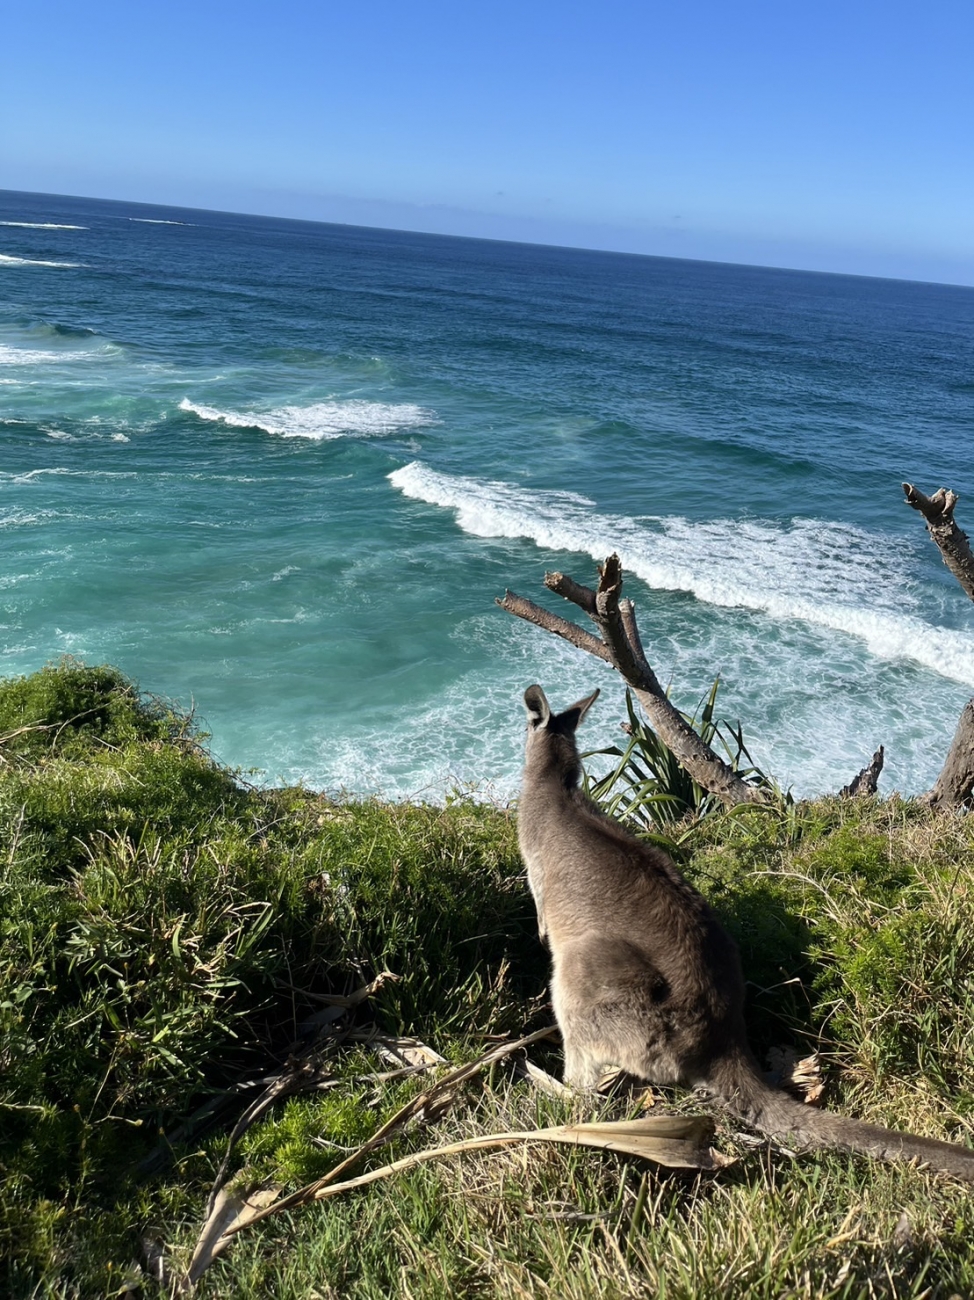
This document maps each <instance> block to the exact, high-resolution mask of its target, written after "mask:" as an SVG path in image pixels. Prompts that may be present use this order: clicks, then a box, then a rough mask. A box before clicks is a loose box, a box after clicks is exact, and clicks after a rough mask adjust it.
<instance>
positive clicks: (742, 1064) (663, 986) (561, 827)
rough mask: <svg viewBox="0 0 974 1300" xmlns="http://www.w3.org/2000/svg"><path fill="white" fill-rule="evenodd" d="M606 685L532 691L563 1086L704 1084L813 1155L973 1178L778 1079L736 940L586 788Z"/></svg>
mask: <svg viewBox="0 0 974 1300" xmlns="http://www.w3.org/2000/svg"><path fill="white" fill-rule="evenodd" d="M597 695H598V691H596V692H595V693H594V694H592V695H590V696H587V697H586V698H585V699H583V700H579V701H578V703H577V704H573V705H572V706H571V707H570V708H568V709H566V710H564V712H562V713H557V714H556V713H552V711H551V708H550V706H549V704H548V701H547V699H546V698H545V694H544V691H543V690H542V689H541V687H540V686H530V687H528V689H527V691H525V693H524V703H525V707H526V708H527V711H528V736H527V748H526V758H525V767H524V783H523V787H522V791H521V798H520V802H519V805H518V839H519V843H520V847H521V854H522V856H523V858H524V861H525V863H526V865H527V869H528V884H529V885H530V888H531V892H532V894H533V895H534V900H535V904H536V906H537V909H538V928H539V931H540V934H541V937H542V939H546V940H547V942H548V944H549V946H550V948H551V953H552V959H553V966H552V977H551V995H552V1002H553V1004H554V1009H555V1017H556V1019H557V1021H558V1026H559V1028H560V1030H561V1034H562V1039H563V1041H564V1048H565V1081H566V1082H567V1083H570V1084H574V1085H576V1086H578V1087H582V1088H592V1087H594V1086H595V1084H596V1083H597V1082H598V1078H599V1075H600V1073H601V1071H602V1069H603V1067H604V1066H607V1065H615V1066H619V1067H621V1068H622V1069H623V1070H625V1071H627V1072H628V1073H629V1074H632V1075H635V1076H636V1077H637V1078H640V1079H645V1080H647V1081H648V1082H650V1083H657V1084H663V1085H665V1084H684V1085H689V1086H691V1087H704V1088H706V1089H707V1090H708V1091H709V1092H710V1093H712V1094H713V1095H714V1096H715V1097H717V1098H719V1099H720V1100H721V1101H722V1102H723V1103H724V1104H725V1105H726V1106H727V1108H728V1109H729V1110H730V1111H732V1112H733V1113H734V1114H735V1115H737V1116H739V1117H740V1118H741V1119H743V1120H744V1121H745V1122H746V1123H748V1124H750V1125H752V1126H753V1127H754V1128H757V1129H759V1130H760V1131H761V1132H763V1133H767V1134H769V1135H771V1136H774V1137H778V1138H784V1139H786V1140H788V1141H789V1142H792V1143H797V1144H799V1145H803V1146H808V1147H832V1148H837V1149H842V1150H848V1151H858V1152H861V1153H862V1154H865V1155H869V1156H874V1157H878V1158H880V1159H887V1160H897V1159H898V1160H919V1161H921V1162H923V1163H924V1164H927V1165H930V1166H931V1167H933V1168H934V1169H937V1170H940V1171H941V1172H946V1173H952V1174H954V1175H955V1176H957V1177H959V1178H964V1179H968V1180H970V1181H974V1151H972V1150H970V1149H969V1148H967V1147H962V1146H956V1145H953V1144H951V1143H948V1142H937V1141H934V1140H932V1139H928V1138H918V1137H913V1136H911V1135H909V1134H905V1133H896V1132H893V1131H892V1130H890V1129H884V1128H878V1127H877V1126H875V1125H872V1124H865V1123H862V1122H860V1121H859V1120H852V1119H846V1118H844V1117H842V1116H839V1115H832V1114H829V1113H827V1112H825V1111H819V1110H814V1109H813V1108H811V1107H809V1106H806V1105H804V1104H802V1103H801V1102H799V1101H797V1100H795V1099H794V1098H793V1097H790V1096H789V1095H788V1094H787V1093H784V1092H780V1091H778V1090H776V1089H774V1088H770V1087H768V1085H767V1084H766V1083H765V1082H764V1080H763V1079H762V1078H761V1073H760V1069H759V1067H758V1064H757V1061H756V1060H755V1058H754V1056H753V1055H752V1053H751V1050H750V1048H749V1047H748V1044H747V1033H746V1030H745V1026H744V979H743V975H742V973H741V963H740V957H739V955H738V952H737V946H736V945H735V943H734V941H733V939H732V938H731V937H730V935H729V934H728V933H727V931H726V930H725V929H724V927H723V926H722V925H721V924H720V922H719V921H718V920H717V917H716V916H715V915H714V912H713V911H712V909H711V908H710V906H709V904H708V903H707V902H706V900H705V899H704V898H703V897H701V895H700V894H698V893H697V892H696V890H695V889H693V888H692V886H691V885H689V884H688V883H687V881H685V880H684V879H683V877H682V876H681V875H680V873H679V872H678V871H677V869H676V867H675V866H674V864H673V862H672V861H671V860H670V858H669V857H668V856H667V855H666V854H665V853H663V852H662V851H661V850H659V849H657V848H653V847H652V846H650V845H648V844H646V843H644V842H643V841H641V840H638V839H636V837H635V836H633V835H631V834H630V833H629V832H628V831H627V830H625V829H624V828H623V827H622V826H620V825H619V824H618V823H617V822H614V821H612V820H610V819H609V818H607V817H606V816H605V815H604V814H603V813H602V812H601V811H600V810H599V808H598V807H597V806H596V805H595V804H594V803H593V802H592V801H591V800H590V799H588V798H587V796H586V795H585V794H583V792H582V791H581V789H580V788H579V782H580V779H581V762H580V760H579V756H578V747H577V745H576V742H575V731H576V728H577V727H578V725H579V723H580V722H581V720H582V719H583V718H584V716H585V714H586V713H587V712H588V710H589V708H590V707H591V706H592V704H593V703H594V702H595V698H596V696H597Z"/></svg>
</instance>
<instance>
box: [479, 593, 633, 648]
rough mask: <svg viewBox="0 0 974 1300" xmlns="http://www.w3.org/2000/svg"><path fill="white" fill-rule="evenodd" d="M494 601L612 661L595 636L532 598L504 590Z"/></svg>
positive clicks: (509, 611)
mask: <svg viewBox="0 0 974 1300" xmlns="http://www.w3.org/2000/svg"><path fill="white" fill-rule="evenodd" d="M494 603H495V605H500V607H501V609H506V610H507V612H508V614H515V615H516V616H517V617H518V618H523V619H524V620H525V622H527V623H533V624H534V625H535V627H540V628H543V629H544V630H545V631H546V632H553V633H554V634H555V636H560V637H562V638H563V639H564V640H565V641H570V642H571V643H572V645H573V646H576V647H577V649H579V650H587V651H588V652H589V654H591V655H595V656H596V658H598V659H604V660H605V661H606V663H612V656H611V655H610V654H609V652H608V650H607V649H606V648H605V646H604V645H603V644H602V642H601V641H600V640H599V638H598V637H597V636H593V635H592V633H591V632H586V631H585V629H584V628H583V627H579V626H578V624H577V623H571V622H569V621H568V619H567V618H561V617H560V616H559V615H558V614H552V612H551V611H550V610H548V609H543V608H542V606H541V605H536V604H535V603H534V601H533V600H528V599H527V597H525V596H519V595H518V594H517V593H516V592H513V591H505V592H504V597H503V599H500V598H498V599H497V600H495V602H494Z"/></svg>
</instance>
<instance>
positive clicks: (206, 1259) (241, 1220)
mask: <svg viewBox="0 0 974 1300" xmlns="http://www.w3.org/2000/svg"><path fill="white" fill-rule="evenodd" d="M280 1194H281V1188H280V1187H273V1186H265V1187H256V1188H254V1190H253V1191H251V1192H248V1193H247V1194H246V1195H245V1196H244V1195H241V1194H240V1193H238V1192H231V1191H227V1190H226V1188H223V1189H222V1190H221V1191H219V1192H218V1193H217V1194H216V1197H215V1198H214V1203H213V1208H212V1209H211V1211H210V1215H209V1218H208V1219H207V1220H206V1223H205V1224H204V1225H203V1231H202V1232H201V1233H200V1236H199V1240H198V1241H197V1243H196V1249H195V1250H194V1251H193V1258H192V1259H191V1260H190V1263H189V1269H188V1271H187V1274H186V1287H185V1289H187V1290H192V1288H193V1287H194V1286H195V1285H196V1283H197V1282H198V1281H199V1280H200V1278H201V1277H202V1276H203V1274H204V1273H205V1272H206V1270H207V1269H208V1268H209V1267H210V1265H211V1264H212V1263H213V1261H214V1260H215V1259H216V1258H217V1256H218V1255H221V1254H222V1253H223V1252H224V1251H225V1250H226V1248H227V1246H229V1244H230V1241H231V1234H232V1233H234V1232H238V1231H239V1230H240V1229H241V1228H244V1227H246V1226H247V1224H248V1223H250V1221H251V1220H252V1219H253V1218H254V1217H255V1216H256V1215H257V1214H259V1213H260V1211H261V1210H263V1209H266V1207H267V1206H269V1205H273V1203H274V1202H275V1201H276V1200H277V1198H278V1197H279V1196H280Z"/></svg>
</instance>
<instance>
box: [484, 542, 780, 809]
mask: <svg viewBox="0 0 974 1300" xmlns="http://www.w3.org/2000/svg"><path fill="white" fill-rule="evenodd" d="M544 581H545V586H546V587H547V588H548V590H549V591H554V592H556V593H557V594H558V595H560V596H564V598H565V599H566V600H570V601H572V603H573V604H575V605H577V606H578V607H579V609H582V610H584V612H585V613H586V614H587V615H588V616H589V618H591V619H592V621H593V622H594V623H595V625H596V626H597V627H598V629H599V632H600V633H601V640H599V638H598V637H595V636H593V635H592V634H591V633H590V632H586V631H585V630H584V628H581V627H579V626H578V624H577V623H571V622H569V620H568V619H564V618H559V616H558V615H557V614H552V613H550V612H549V611H548V610H546V609H542V608H541V606H540V605H535V604H534V602H533V601H530V600H525V599H524V597H523V596H515V595H514V593H513V592H510V591H508V592H506V593H505V594H504V598H503V600H498V601H497V604H498V605H500V607H501V609H506V610H507V612H508V613H509V614H515V615H516V616H517V617H518V618H523V619H526V620H527V622H529V623H533V624H534V625H535V626H536V627H541V628H544V629H545V631H548V632H553V633H554V634H555V635H556V636H560V637H563V638H564V640H566V641H570V642H571V643H572V645H574V646H577V647H578V649H580V650H587V651H588V652H589V654H593V655H595V656H596V657H597V658H599V659H603V660H605V661H606V662H607V663H609V664H611V665H612V667H613V668H615V669H616V671H617V672H618V673H619V675H620V676H621V677H623V678H624V679H625V681H626V682H628V684H629V685H630V686H631V687H632V690H633V692H634V694H635V696H636V698H637V699H638V701H639V703H640V704H641V705H642V707H643V709H644V711H645V713H646V716H647V717H648V718H649V722H650V725H651V726H652V727H653V728H654V729H655V731H656V732H657V733H658V734H659V736H660V737H661V739H662V740H663V741H664V743H665V744H666V745H667V746H668V747H669V748H670V749H671V750H672V751H673V754H674V756H675V757H676V760H677V762H678V763H679V764H680V765H681V767H683V768H685V769H686V771H687V772H689V774H690V775H691V776H692V777H693V779H694V780H695V781H696V782H697V784H698V785H700V786H702V787H703V788H704V789H705V790H709V791H710V792H711V793H712V794H715V795H716V796H717V797H718V799H720V800H721V802H722V803H723V804H725V805H726V806H727V807H728V808H732V807H734V806H735V805H736V804H740V803H765V802H766V801H767V797H768V796H767V794H766V792H765V791H764V790H762V789H760V788H758V787H755V786H752V785H748V783H747V782H746V781H745V780H743V779H742V778H741V777H740V776H738V775H737V773H736V772H735V771H734V770H733V768H731V767H730V766H729V764H727V763H725V762H724V760H723V759H722V758H720V757H719V756H718V755H717V754H715V753H714V751H713V750H712V749H711V748H710V746H709V745H707V744H705V743H704V741H703V740H701V738H700V736H699V735H698V734H697V733H696V732H695V731H694V730H693V728H692V727H691V726H690V724H689V723H688V722H687V720H686V718H684V716H683V714H682V713H680V711H679V710H678V709H677V708H676V707H675V706H674V705H673V704H671V703H670V701H669V699H668V698H667V696H666V692H665V691H664V690H663V688H662V686H661V685H660V683H659V680H658V678H657V676H656V674H655V673H654V672H653V669H652V668H651V666H650V664H649V661H648V660H647V658H646V654H645V651H644V650H643V646H642V642H641V641H640V638H639V631H638V629H637V627H636V614H635V610H634V608H633V605H632V602H631V601H630V600H622V599H620V595H621V592H622V565H621V563H620V561H619V557H618V555H610V556H609V557H608V559H607V560H606V561H605V563H604V564H603V565H602V566H601V568H600V570H599V585H598V589H597V590H596V591H593V590H592V589H591V588H590V587H583V586H582V585H581V583H578V582H576V581H575V580H574V579H573V578H569V577H568V576H567V575H566V574H563V573H547V574H545V580H544Z"/></svg>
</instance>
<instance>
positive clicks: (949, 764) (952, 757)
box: [921, 700, 974, 808]
mask: <svg viewBox="0 0 974 1300" xmlns="http://www.w3.org/2000/svg"><path fill="white" fill-rule="evenodd" d="M921 798H922V801H923V802H924V803H925V804H928V805H929V807H931V808H970V807H971V806H972V805H974V700H968V701H967V703H966V704H965V705H964V707H963V709H962V710H961V715H960V721H959V722H958V724H957V730H956V731H955V732H954V741H953V744H952V745H951V747H950V750H949V752H948V754H947V761H946V763H944V766H943V770H942V772H941V773H940V775H939V776H938V777H937V783H936V785H935V786H934V787H933V789H932V790H928V791H927V793H926V794H925V795H922V796H921Z"/></svg>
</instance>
